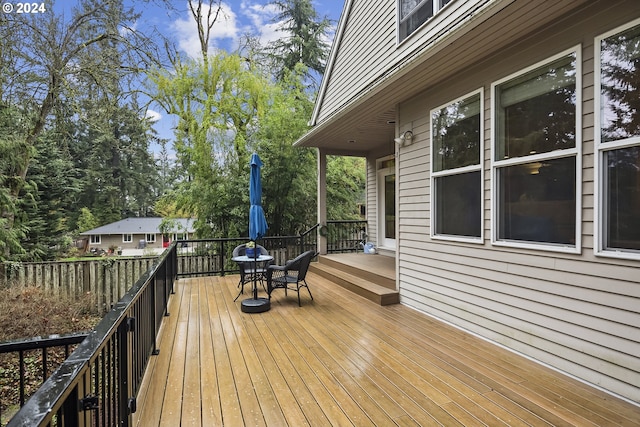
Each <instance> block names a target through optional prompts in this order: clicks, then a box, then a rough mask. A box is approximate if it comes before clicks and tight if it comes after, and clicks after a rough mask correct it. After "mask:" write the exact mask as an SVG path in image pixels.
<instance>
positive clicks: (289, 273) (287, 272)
mask: <svg viewBox="0 0 640 427" xmlns="http://www.w3.org/2000/svg"><path fill="white" fill-rule="evenodd" d="M315 256H316V252H315V251H307V252H304V253H303V254H300V255H298V256H297V257H296V258H294V259H292V260H289V261H287V262H286V263H285V265H273V264H272V265H270V266H268V267H267V293H268V294H269V299H271V292H273V290H274V289H284V294H285V295H287V290H292V291H296V292H297V293H298V306H302V304H301V303H300V288H307V291H308V292H309V296H310V297H311V299H312V300H313V295H311V290H310V289H309V285H308V284H307V281H306V280H305V277H306V276H307V271H308V270H309V264H311V259H313V258H314V257H315Z"/></svg>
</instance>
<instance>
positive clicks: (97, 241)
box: [89, 234, 102, 245]
mask: <svg viewBox="0 0 640 427" xmlns="http://www.w3.org/2000/svg"><path fill="white" fill-rule="evenodd" d="M89 243H90V244H91V245H101V244H102V235H101V234H92V235H91V238H90V239H89Z"/></svg>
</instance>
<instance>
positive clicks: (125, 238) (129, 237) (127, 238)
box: [122, 233, 133, 243]
mask: <svg viewBox="0 0 640 427" xmlns="http://www.w3.org/2000/svg"><path fill="white" fill-rule="evenodd" d="M122 243H133V234H131V233H123V234H122Z"/></svg>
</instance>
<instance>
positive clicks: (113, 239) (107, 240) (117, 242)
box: [89, 234, 162, 250]
mask: <svg viewBox="0 0 640 427" xmlns="http://www.w3.org/2000/svg"><path fill="white" fill-rule="evenodd" d="M145 239H146V235H145V234H133V235H132V241H131V242H126V243H125V242H123V241H122V234H111V235H100V244H96V243H90V244H89V247H90V248H91V247H95V248H102V249H104V250H107V249H109V248H111V247H120V248H122V249H141V248H140V240H145ZM146 247H147V248H162V235H160V234H156V241H155V242H153V243H152V242H146Z"/></svg>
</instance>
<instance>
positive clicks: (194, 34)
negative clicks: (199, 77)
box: [172, 0, 282, 58]
mask: <svg viewBox="0 0 640 427" xmlns="http://www.w3.org/2000/svg"><path fill="white" fill-rule="evenodd" d="M258 1H260V0H257V1H251V0H243V1H242V2H241V3H240V4H239V5H238V4H237V3H236V2H233V6H231V5H229V4H228V3H224V2H223V3H222V4H221V8H222V9H221V11H220V14H219V15H218V18H217V20H216V22H215V24H214V25H213V28H212V29H211V40H210V46H209V48H210V49H212V50H215V49H225V50H228V51H233V50H235V49H236V48H237V47H238V43H239V39H240V36H242V35H244V34H252V35H255V34H258V35H259V36H260V41H261V43H262V44H266V43H268V42H271V41H273V40H276V39H278V38H280V37H282V34H281V33H280V32H278V31H276V29H277V28H278V26H279V24H278V23H272V22H271V20H272V19H273V16H275V14H276V13H277V9H276V8H275V7H274V6H273V5H269V4H266V5H265V4H260V3H259V2H258ZM262 1H264V0H262ZM202 8H203V11H202V14H203V17H204V19H203V21H206V16H207V14H208V12H209V7H208V6H207V5H203V6H202ZM234 8H236V9H234ZM203 25H206V22H203ZM172 28H173V30H174V31H175V33H176V39H177V41H178V47H179V48H180V49H181V50H182V51H184V52H185V53H186V54H187V55H189V56H190V57H192V58H197V57H199V56H200V40H199V38H198V29H197V26H196V23H195V22H194V20H193V16H192V15H191V11H190V10H189V5H188V4H187V5H186V8H185V12H184V14H183V17H182V18H179V19H177V20H175V21H174V22H173V24H172Z"/></svg>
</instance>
